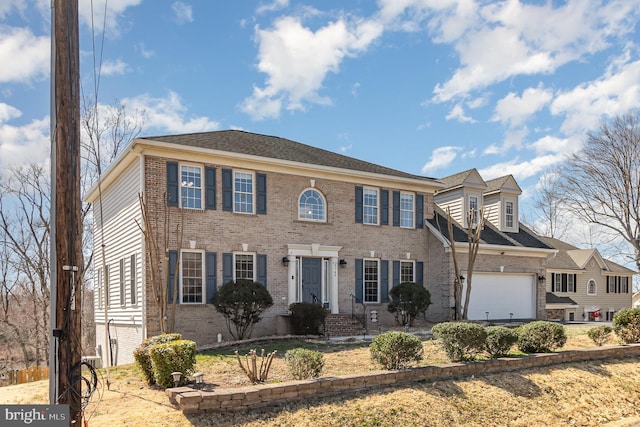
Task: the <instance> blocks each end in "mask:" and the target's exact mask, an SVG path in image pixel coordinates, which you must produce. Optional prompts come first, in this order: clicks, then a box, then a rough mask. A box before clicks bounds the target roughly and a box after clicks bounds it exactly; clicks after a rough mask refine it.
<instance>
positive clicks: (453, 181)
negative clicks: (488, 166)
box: [437, 168, 487, 193]
mask: <svg viewBox="0 0 640 427" xmlns="http://www.w3.org/2000/svg"><path fill="white" fill-rule="evenodd" d="M438 181H440V182H441V183H442V184H444V188H443V189H442V190H438V192H437V193H443V192H445V191H451V190H456V189H458V188H461V187H472V188H482V189H483V190H485V189H486V187H487V183H486V182H485V181H484V180H483V179H482V177H481V176H480V172H478V170H477V169H476V168H473V169H468V170H466V171H462V172H458V173H456V174H454V175H450V176H446V177H444V178H440V179H439V180H438Z"/></svg>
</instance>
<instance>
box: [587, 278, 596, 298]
mask: <svg viewBox="0 0 640 427" xmlns="http://www.w3.org/2000/svg"><path fill="white" fill-rule="evenodd" d="M592 283H593V289H594V291H593V292H591V286H590V285H591V284H592ZM587 295H589V296H594V295H598V282H596V281H595V279H589V280H587Z"/></svg>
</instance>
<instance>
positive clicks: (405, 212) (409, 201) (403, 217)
mask: <svg viewBox="0 0 640 427" xmlns="http://www.w3.org/2000/svg"><path fill="white" fill-rule="evenodd" d="M414 218H415V204H414V196H413V194H411V193H400V227H403V228H413V220H414Z"/></svg>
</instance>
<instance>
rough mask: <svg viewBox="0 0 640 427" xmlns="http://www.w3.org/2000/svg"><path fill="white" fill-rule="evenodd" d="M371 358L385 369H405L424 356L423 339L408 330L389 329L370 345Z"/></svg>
mask: <svg viewBox="0 0 640 427" xmlns="http://www.w3.org/2000/svg"><path fill="white" fill-rule="evenodd" d="M369 351H370V352H371V360H373V361H374V362H377V363H379V364H380V365H382V367H383V368H384V369H404V368H406V367H408V366H410V365H411V363H412V362H419V361H421V360H422V359H423V358H424V348H423V347H422V341H420V339H419V338H418V337H416V336H414V335H411V334H407V333H406V332H397V331H389V332H385V333H383V334H380V335H378V336H377V337H375V338H374V339H373V340H372V341H371V345H370V346H369Z"/></svg>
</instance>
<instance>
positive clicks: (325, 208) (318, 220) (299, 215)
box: [298, 187, 327, 222]
mask: <svg viewBox="0 0 640 427" xmlns="http://www.w3.org/2000/svg"><path fill="white" fill-rule="evenodd" d="M308 191H313V192H315V193H316V194H317V195H318V196H319V197H320V200H321V201H322V216H323V218H322V219H315V218H303V217H302V215H301V214H302V212H303V210H302V196H304V194H305V193H306V192H308ZM298 220H300V221H309V222H327V199H326V198H325V196H324V194H322V192H321V191H320V190H318V189H317V188H314V187H307V188H305V189H304V190H302V191H301V192H300V195H299V196H298Z"/></svg>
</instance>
